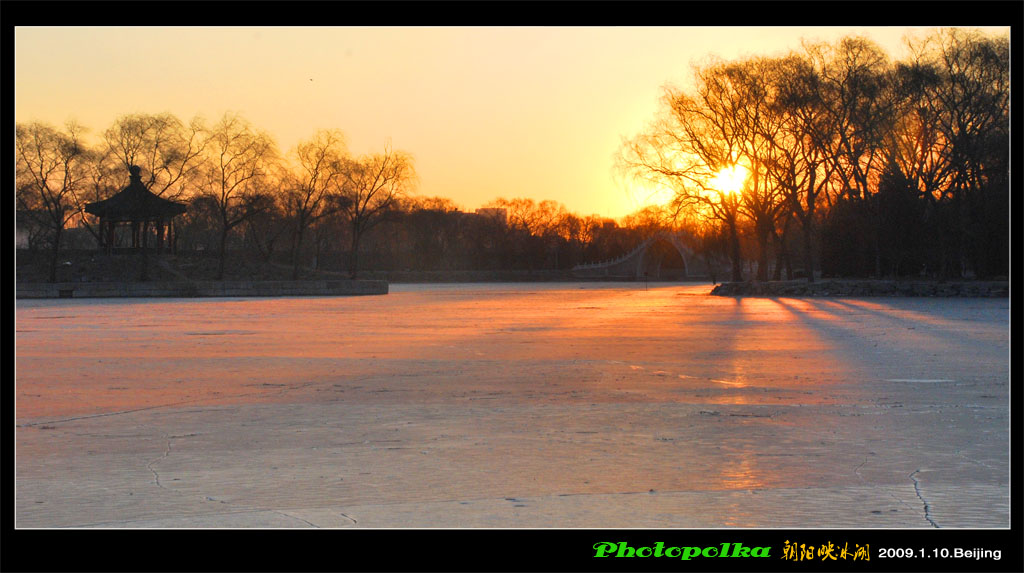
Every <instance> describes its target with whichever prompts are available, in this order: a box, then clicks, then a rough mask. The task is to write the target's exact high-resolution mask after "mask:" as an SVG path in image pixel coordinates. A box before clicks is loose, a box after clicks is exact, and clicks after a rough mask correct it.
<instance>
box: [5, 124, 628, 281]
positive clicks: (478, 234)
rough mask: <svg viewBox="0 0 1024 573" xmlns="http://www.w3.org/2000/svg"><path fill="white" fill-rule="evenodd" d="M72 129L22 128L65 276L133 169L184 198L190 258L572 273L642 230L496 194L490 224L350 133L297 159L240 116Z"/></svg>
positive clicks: (21, 205)
mask: <svg viewBox="0 0 1024 573" xmlns="http://www.w3.org/2000/svg"><path fill="white" fill-rule="evenodd" d="M85 134H86V129H85V128H83V127H82V126H80V125H76V124H74V123H71V124H68V125H66V126H64V127H63V128H55V127H53V126H51V125H47V124H44V123H39V122H34V123H26V124H18V125H17V126H16V153H17V165H16V167H17V169H16V175H17V181H16V182H17V188H16V194H17V223H18V232H19V235H20V238H19V241H20V242H22V243H23V246H24V247H27V249H28V252H29V253H30V255H31V253H40V252H42V251H48V252H49V255H50V280H51V281H52V280H55V279H56V269H57V262H58V259H59V258H60V257H59V254H60V250H61V249H62V248H66V247H71V248H86V249H89V248H96V246H97V245H98V244H99V238H100V237H99V232H100V230H99V228H98V221H97V220H96V218H95V217H94V216H93V215H90V214H88V213H86V212H85V207H86V205H87V204H89V203H92V202H96V201H100V200H102V199H106V198H108V197H111V196H112V195H114V194H116V193H117V192H119V191H120V190H121V189H123V188H124V187H125V186H126V185H127V183H128V178H129V170H128V168H129V166H132V165H137V166H139V167H140V168H141V172H142V176H143V182H144V183H145V185H146V186H147V188H148V189H149V190H150V191H151V192H153V193H154V194H156V195H158V196H160V197H163V198H166V199H170V200H174V201H180V202H183V203H185V204H186V205H187V206H188V211H187V213H186V214H185V215H183V216H180V217H177V218H175V220H174V225H175V232H174V236H175V237H176V238H175V241H176V249H177V251H178V252H179V253H191V254H197V253H202V254H203V255H204V256H206V257H216V259H217V261H218V268H217V272H216V278H224V277H225V272H226V268H227V264H226V263H227V261H228V260H229V259H231V258H232V257H244V258H246V259H247V260H254V261H256V262H257V263H260V262H262V263H265V264H277V265H289V266H290V267H291V276H292V277H293V278H298V277H299V276H300V273H301V272H305V271H307V270H314V271H315V270H335V271H345V272H348V273H349V274H350V275H351V276H353V277H355V276H356V275H357V273H358V271H359V270H360V269H367V270H407V269H408V270H491V269H495V270H497V269H523V270H539V269H567V268H571V267H572V266H573V265H576V264H578V263H581V262H585V261H593V260H604V259H609V258H613V257H615V256H618V255H619V254H622V253H623V252H626V251H628V250H629V249H631V248H632V247H633V246H635V245H636V244H637V243H638V242H639V241H640V240H642V238H643V237H642V234H643V233H644V232H645V231H644V229H643V228H641V227H633V226H627V227H621V226H619V225H618V224H617V223H616V222H615V221H613V220H610V219H604V218H600V217H596V216H591V217H580V216H578V215H575V214H573V213H570V212H568V211H567V210H566V208H565V207H564V206H563V205H561V204H559V203H556V202H554V201H542V202H539V203H537V202H534V201H533V200H531V199H511V200H506V199H497V200H495V201H492V202H491V203H489V204H488V205H486V207H487V208H488V209H489V211H487V213H488V214H487V215H478V214H475V213H464V212H461V211H460V210H459V209H458V208H457V207H456V206H455V205H454V204H453V203H452V202H451V201H450V200H447V199H443V198H426V197H418V196H415V195H414V194H413V190H414V185H415V181H416V176H415V170H414V165H413V160H412V157H411V156H410V155H409V154H407V153H404V152H401V151H396V150H393V149H391V148H390V146H386V147H385V148H384V149H383V151H381V152H380V153H375V154H369V155H366V156H363V157H353V156H352V155H351V154H349V153H348V151H347V148H346V145H345V138H344V135H343V133H342V132H340V131H338V130H321V131H318V132H317V133H315V134H314V135H313V137H311V138H310V139H308V140H305V141H303V142H301V143H299V144H298V145H297V146H296V148H295V149H293V150H291V151H290V152H289V153H288V154H287V155H285V154H282V153H281V152H280V151H279V150H278V147H277V145H276V143H275V141H274V139H273V138H272V137H271V136H270V135H269V134H268V133H266V132H264V131H262V130H259V129H257V128H256V127H254V126H253V125H252V124H251V123H249V122H248V121H246V120H245V119H244V118H242V117H240V116H239V115H237V114H226V115H224V116H223V117H222V118H221V119H220V120H219V121H217V122H216V123H213V124H212V125H210V124H207V123H206V122H204V121H203V120H202V119H200V118H195V119H193V120H192V121H190V122H188V123H185V122H182V121H181V120H180V119H178V118H177V117H175V116H173V115H171V114H167V113H164V114H132V115H124V116H122V117H119V118H117V119H116V120H115V121H114V123H113V125H111V126H110V127H109V128H107V129H106V130H104V131H103V132H102V133H101V134H100V137H99V138H97V139H98V143H90V142H89V141H87V140H86V137H85Z"/></svg>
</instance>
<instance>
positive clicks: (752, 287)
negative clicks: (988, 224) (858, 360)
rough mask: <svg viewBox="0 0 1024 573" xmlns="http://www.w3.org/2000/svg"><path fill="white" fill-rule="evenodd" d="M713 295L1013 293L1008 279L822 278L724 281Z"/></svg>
mask: <svg viewBox="0 0 1024 573" xmlns="http://www.w3.org/2000/svg"><path fill="white" fill-rule="evenodd" d="M711 294H712V295H713V296H754V297H776V296H797V297H943V298H959V297H969V298H1000V297H1008V296H1009V295H1010V282H1009V281H1005V280H1003V281H985V280H980V281H979V280H956V281H939V280H922V279H913V280H897V279H819V280H817V281H815V282H813V283H809V282H807V281H806V280H792V281H768V282H757V281H750V282H738V283H737V282H729V283H721V284H719V285H717V286H715V288H713V289H712V290H711Z"/></svg>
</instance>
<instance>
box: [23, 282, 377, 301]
mask: <svg viewBox="0 0 1024 573" xmlns="http://www.w3.org/2000/svg"><path fill="white" fill-rule="evenodd" d="M14 292H15V299H47V298H153V297H168V298H198V297H227V296H243V297H250V296H251V297H274V296H362V295H383V294H388V282H387V281H381V280H339V279H329V280H300V281H146V282H124V281H120V282H113V281H111V282H57V283H16V284H15V287H14Z"/></svg>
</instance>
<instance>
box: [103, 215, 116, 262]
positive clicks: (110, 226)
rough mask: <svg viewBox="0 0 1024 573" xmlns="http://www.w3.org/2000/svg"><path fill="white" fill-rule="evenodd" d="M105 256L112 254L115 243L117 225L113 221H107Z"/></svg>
mask: <svg viewBox="0 0 1024 573" xmlns="http://www.w3.org/2000/svg"><path fill="white" fill-rule="evenodd" d="M106 224H107V229H106V230H107V245H106V247H107V254H108V255H109V254H110V253H113V252H114V244H115V243H116V242H117V223H116V222H115V221H107V222H106Z"/></svg>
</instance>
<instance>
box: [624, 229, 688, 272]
mask: <svg viewBox="0 0 1024 573" xmlns="http://www.w3.org/2000/svg"><path fill="white" fill-rule="evenodd" d="M688 267H689V265H688V264H687V261H686V253H685V251H684V250H683V249H681V248H679V246H678V245H676V244H675V242H673V241H671V240H669V239H668V238H667V237H665V236H664V235H662V234H659V235H655V236H654V237H653V240H652V241H650V243H649V244H648V245H647V247H646V248H645V249H643V250H642V251H641V252H640V253H639V256H638V257H637V260H636V275H635V276H636V277H637V278H650V279H684V278H686V273H687V269H688Z"/></svg>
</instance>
